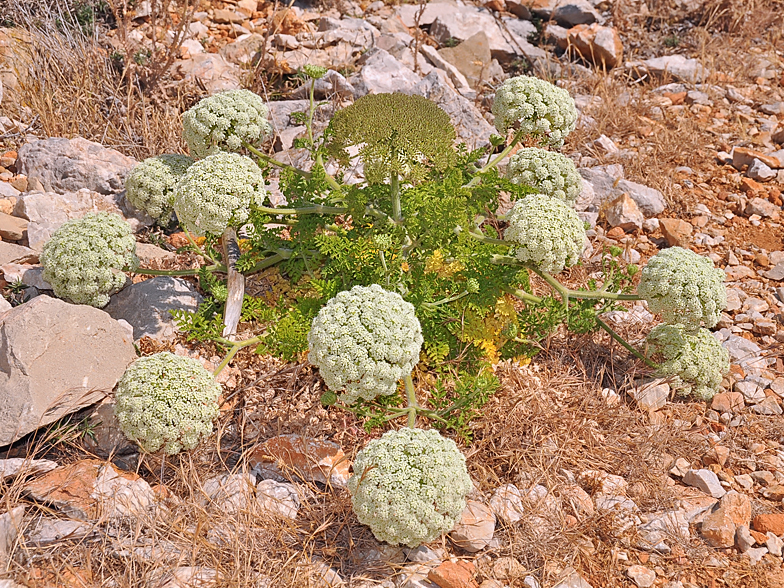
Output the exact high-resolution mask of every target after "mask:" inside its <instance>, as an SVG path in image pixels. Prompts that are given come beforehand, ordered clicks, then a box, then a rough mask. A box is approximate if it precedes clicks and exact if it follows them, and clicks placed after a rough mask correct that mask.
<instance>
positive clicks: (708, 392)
mask: <svg viewBox="0 0 784 588" xmlns="http://www.w3.org/2000/svg"><path fill="white" fill-rule="evenodd" d="M647 341H648V344H649V345H650V346H651V350H652V351H653V353H654V354H657V353H658V354H661V356H662V357H663V358H664V361H663V362H662V363H661V364H660V366H659V369H658V371H659V374H660V375H662V376H664V377H675V378H676V383H677V384H680V386H681V394H684V395H689V394H690V395H693V396H696V397H698V398H701V399H703V400H710V399H711V398H713V396H714V395H715V394H716V393H717V392H718V391H719V388H720V386H721V380H722V378H723V377H724V375H725V374H727V372H729V369H730V359H729V353H728V352H727V350H726V349H725V348H724V347H723V346H722V344H721V343H719V341H718V339H716V337H714V336H713V335H712V334H711V332H710V331H708V330H707V329H697V330H696V331H690V330H689V329H688V328H687V327H685V326H684V325H658V326H656V327H654V328H653V329H652V330H651V332H650V333H649V334H648V338H647Z"/></svg>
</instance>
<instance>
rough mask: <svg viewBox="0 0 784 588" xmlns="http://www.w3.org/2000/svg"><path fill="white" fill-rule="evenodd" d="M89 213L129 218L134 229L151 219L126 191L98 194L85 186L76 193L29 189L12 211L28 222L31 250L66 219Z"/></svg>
mask: <svg viewBox="0 0 784 588" xmlns="http://www.w3.org/2000/svg"><path fill="white" fill-rule="evenodd" d="M88 212H111V213H114V214H117V215H119V216H121V217H122V218H124V219H125V220H126V221H128V224H130V225H131V228H132V229H133V230H134V231H138V230H139V229H141V228H142V227H149V226H150V225H152V223H153V219H152V218H150V217H149V216H147V214H145V213H143V212H141V211H139V210H136V209H135V208H133V206H131V204H130V203H129V202H128V200H127V199H126V198H125V192H123V193H118V194H101V193H99V192H95V191H93V190H88V189H86V188H84V189H81V190H77V191H75V192H65V193H62V194H60V193H57V192H28V193H27V194H23V195H21V196H20V197H19V200H18V201H17V203H16V206H15V207H14V214H15V215H16V216H19V217H21V218H23V219H27V220H28V221H29V223H28V225H27V240H28V244H29V246H30V248H31V249H34V250H35V251H41V250H42V249H43V247H44V245H45V244H46V242H47V241H48V240H49V238H50V237H51V236H52V233H54V232H55V231H56V230H57V229H59V228H60V226H61V225H62V224H63V223H65V222H66V221H69V220H73V219H76V218H81V217H83V216H84V215H85V214H87V213H88Z"/></svg>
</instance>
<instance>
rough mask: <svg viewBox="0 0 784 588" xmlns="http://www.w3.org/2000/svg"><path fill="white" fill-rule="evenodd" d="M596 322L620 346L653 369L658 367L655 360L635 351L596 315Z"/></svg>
mask: <svg viewBox="0 0 784 588" xmlns="http://www.w3.org/2000/svg"><path fill="white" fill-rule="evenodd" d="M596 324H597V325H599V326H600V327H601V328H602V329H604V330H605V331H607V332H608V333H609V334H610V337H612V338H613V339H615V340H616V341H617V342H618V343H620V344H621V346H622V347H624V348H625V349H626V350H627V351H629V352H630V353H631V354H632V355H634V356H635V357H636V358H638V359H640V360H642V361H644V362H645V365H647V366H648V367H651V368H654V369H655V368H657V367H659V366H658V365H657V364H656V363H655V362H653V361H651V360H650V359H648V358H647V357H646V356H645V355H643V354H642V353H640V352H639V351H637V350H636V349H635V348H634V347H633V346H632V345H631V344H630V343H627V342H626V341H625V340H624V339H623V337H621V336H620V335H619V334H618V333H616V332H615V331H614V330H613V328H612V327H611V326H610V325H608V324H607V323H605V322H604V321H603V320H602V319H600V318H599V317H598V316H597V317H596Z"/></svg>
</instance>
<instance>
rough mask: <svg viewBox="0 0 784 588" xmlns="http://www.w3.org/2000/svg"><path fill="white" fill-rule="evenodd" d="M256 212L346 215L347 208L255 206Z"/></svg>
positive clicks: (319, 205)
mask: <svg viewBox="0 0 784 588" xmlns="http://www.w3.org/2000/svg"><path fill="white" fill-rule="evenodd" d="M256 210H258V211H259V212H263V213H264V214H273V215H275V214H281V215H291V214H346V213H347V212H348V208H345V207H343V206H323V205H321V204H314V205H313V206H308V207H305V208H272V207H269V206H257V207H256Z"/></svg>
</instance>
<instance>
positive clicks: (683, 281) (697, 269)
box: [637, 247, 727, 329]
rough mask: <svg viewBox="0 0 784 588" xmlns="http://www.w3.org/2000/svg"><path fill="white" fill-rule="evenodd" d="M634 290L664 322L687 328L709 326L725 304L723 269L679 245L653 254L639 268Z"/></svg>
mask: <svg viewBox="0 0 784 588" xmlns="http://www.w3.org/2000/svg"><path fill="white" fill-rule="evenodd" d="M637 293H638V294H639V295H640V296H642V297H643V298H644V299H645V300H646V301H647V302H648V308H649V309H650V311H651V312H655V313H661V315H662V319H663V320H664V322H666V323H672V324H675V323H679V324H682V325H684V326H685V327H686V328H688V329H697V328H699V327H700V326H701V325H705V326H706V327H708V328H710V327H713V326H714V325H715V324H716V323H717V322H718V321H719V317H720V316H721V311H722V310H724V308H725V307H726V306H727V290H726V288H725V287H724V272H723V271H721V270H720V269H717V268H715V267H713V261H711V260H710V259H708V258H707V257H703V256H701V255H697V254H696V253H694V252H693V251H690V250H688V249H683V248H681V247H670V248H668V249H665V250H663V251H661V252H660V253H657V254H656V255H654V256H653V257H652V258H651V259H650V261H649V262H648V265H646V266H645V268H643V270H642V272H641V276H640V285H639V286H638V287H637Z"/></svg>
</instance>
